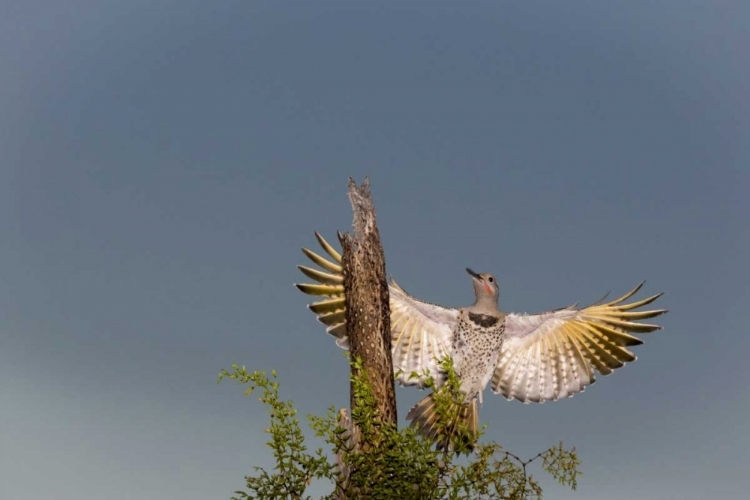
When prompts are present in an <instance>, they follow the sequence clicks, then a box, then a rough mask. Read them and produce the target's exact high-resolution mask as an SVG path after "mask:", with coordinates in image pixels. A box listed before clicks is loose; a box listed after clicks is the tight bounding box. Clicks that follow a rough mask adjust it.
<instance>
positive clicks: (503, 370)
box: [295, 232, 667, 453]
mask: <svg viewBox="0 0 750 500" xmlns="http://www.w3.org/2000/svg"><path fill="white" fill-rule="evenodd" d="M314 234H315V237H316V239H317V240H318V243H319V244H320V246H321V247H322V249H323V250H324V251H325V253H326V254H327V255H328V256H329V257H330V258H325V257H322V256H321V255H319V254H317V253H315V252H313V251H312V250H309V249H307V248H303V249H302V252H303V253H304V254H305V255H306V256H307V257H308V258H309V259H310V260H311V261H312V262H313V263H315V264H316V265H317V266H319V267H320V268H321V269H322V270H318V269H314V268H311V267H308V266H302V265H300V266H297V267H298V269H299V270H300V271H301V272H302V273H303V274H304V275H305V276H307V277H308V278H310V279H312V280H314V281H316V282H317V283H313V284H300V283H297V284H295V286H296V287H297V288H298V289H299V290H300V291H302V292H304V293H306V294H309V295H312V296H316V297H322V300H318V301H317V302H313V303H311V304H309V305H308V308H309V309H310V310H311V311H312V312H313V313H315V314H316V316H317V319H318V320H319V321H320V322H321V323H323V324H324V325H326V326H327V328H326V331H327V332H328V333H329V334H330V335H332V336H333V337H334V338H335V339H336V344H337V345H338V346H339V347H341V348H343V349H347V350H348V348H349V340H348V337H347V329H346V304H345V300H346V297H345V290H344V278H343V268H342V266H341V260H342V258H341V255H340V254H339V252H338V251H337V250H336V249H335V248H333V247H332V246H331V245H330V244H329V243H328V242H327V241H326V240H325V239H324V238H323V237H322V236H321V235H320V234H319V233H317V232H315V233H314ZM466 272H467V273H468V274H469V276H470V278H471V281H472V284H473V288H474V295H475V301H474V303H473V304H471V305H470V306H468V307H461V308H451V307H443V306H440V305H437V304H433V303H430V302H426V301H423V300H420V299H417V298H416V297H413V296H412V295H410V294H409V293H407V292H406V291H405V290H404V289H403V288H401V286H399V285H398V284H397V283H396V282H395V280H393V278H391V280H390V283H389V285H388V290H389V296H390V299H389V306H390V314H391V317H390V325H391V332H390V333H391V349H392V359H393V369H394V373H395V377H396V381H397V382H398V383H399V384H400V385H403V386H416V387H418V388H420V389H424V388H425V387H426V386H427V385H430V384H429V383H428V380H432V387H433V392H431V393H430V394H429V395H427V396H426V397H424V398H423V399H422V400H421V401H419V402H418V403H417V404H416V405H415V406H414V407H413V408H412V409H411V410H410V411H409V413H408V414H407V420H409V421H410V422H411V426H412V427H414V428H415V429H416V430H417V431H418V432H419V433H420V434H422V435H423V436H425V437H427V438H429V439H430V440H432V441H434V442H435V443H436V445H437V449H439V450H453V449H454V447H455V445H454V443H455V442H456V441H455V440H454V435H461V436H462V437H463V438H464V441H465V446H464V447H463V449H464V451H466V452H467V453H469V452H470V451H471V450H472V449H473V448H474V444H473V443H474V442H475V441H476V438H477V436H478V433H479V407H481V405H482V402H483V398H482V393H483V391H484V389H485V388H486V387H487V385H488V384H489V383H490V382H491V389H492V392H493V393H495V394H500V395H502V396H503V397H504V398H505V399H507V400H517V401H520V402H522V403H544V402H545V401H557V400H559V399H562V398H567V397H571V396H573V395H575V394H577V393H580V392H583V391H584V390H585V389H586V387H588V386H589V385H591V384H593V383H594V382H596V373H595V372H598V373H600V374H602V375H609V374H611V373H612V372H613V371H614V370H616V369H618V368H621V367H622V366H624V365H625V364H626V363H631V362H633V361H635V360H636V356H635V355H634V354H633V353H632V352H631V351H630V350H629V349H628V348H629V347H632V346H636V345H640V344H642V343H643V341H642V340H641V339H640V338H638V337H635V336H633V335H631V334H632V333H638V334H642V333H650V332H654V331H656V330H660V329H661V326H659V325H655V324H648V323H642V322H639V320H643V319H648V318H654V317H656V316H659V315H661V314H664V313H666V312H667V310H666V309H652V310H641V308H642V307H644V306H646V305H648V304H651V303H652V302H654V301H655V300H656V299H658V298H659V297H661V296H662V295H663V294H662V293H658V294H656V295H652V296H649V297H646V298H644V299H641V300H637V301H631V302H626V301H627V300H628V299H630V298H631V297H632V296H633V295H635V294H636V293H637V292H638V291H639V290H640V289H641V287H642V286H643V284H644V283H645V282H642V283H640V284H639V285H638V286H636V287H635V288H634V289H632V290H631V291H629V292H628V293H626V294H624V295H623V296H621V297H619V298H617V299H615V300H612V301H609V302H605V300H606V298H607V295H605V296H604V297H602V298H601V299H600V300H598V301H597V302H595V303H593V304H591V305H590V306H587V307H583V308H578V303H575V304H572V305H570V306H567V307H563V308H559V309H553V310H549V311H546V312H542V313H538V314H526V313H512V312H511V313H506V312H503V311H502V310H501V309H500V308H499V297H500V288H499V286H498V282H497V279H496V278H495V277H494V276H493V275H491V274H488V273H477V272H474V271H473V270H472V269H470V268H466ZM445 359H450V361H451V362H452V363H453V367H454V370H455V375H456V376H457V378H458V380H459V382H460V386H459V389H460V396H461V397H462V399H459V400H458V402H457V403H456V404H455V405H453V406H451V407H450V408H449V409H450V411H447V412H445V411H441V410H439V409H438V403H437V402H436V394H437V393H438V392H439V391H440V389H441V388H443V387H444V386H445V384H446V378H447V375H446V370H445V368H444V365H443V361H442V360H445ZM439 414H447V415H450V418H451V419H452V421H450V422H448V423H447V425H446V427H444V428H443V430H442V432H439V431H440V426H439V424H438V420H439V418H438V416H439ZM460 442H461V441H459V443H460Z"/></svg>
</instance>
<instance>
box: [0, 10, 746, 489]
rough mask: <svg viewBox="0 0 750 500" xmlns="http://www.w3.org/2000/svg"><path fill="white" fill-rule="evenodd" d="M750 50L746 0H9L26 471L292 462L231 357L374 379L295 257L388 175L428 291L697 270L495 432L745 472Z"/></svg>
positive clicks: (689, 473)
mask: <svg viewBox="0 0 750 500" xmlns="http://www.w3.org/2000/svg"><path fill="white" fill-rule="evenodd" d="M748 47H750V4H748V3H747V2H742V1H737V2H731V1H716V2H696V1H692V2H691V1H684V0H681V1H679V2H677V1H674V2H668V1H663V2H626V1H607V2H602V1H588V2H565V3H561V2H532V1H527V2H509V1H499V0H495V1H471V2H456V1H450V2H448V1H429V2H427V1H424V2H366V3H363V2H344V1H335V2H332V1H327V0H325V1H319V2H307V1H288V2H271V1H212V2H207V1H206V2H197V1H192V0H180V1H166V0H165V1H154V0H148V1H145V0H144V1H141V0H129V1H127V2H122V1H120V2H115V1H101V2H83V1H33V0H32V1H26V2H15V1H12V2H11V1H5V0H0V82H2V83H1V90H0V498H2V499H3V500H5V499H8V500H15V499H19V500H20V499H27V498H54V499H59V500H73V499H75V500H80V499H94V498H101V497H102V495H104V496H106V497H107V498H108V499H110V500H124V499H132V498H138V499H180V500H192V499H195V500H198V499H201V500H205V499H209V498H211V499H228V498H229V497H230V496H231V494H232V492H233V491H235V490H238V489H241V488H243V487H244V479H243V476H244V475H245V474H248V473H250V472H251V471H252V467H253V466H254V465H263V466H268V465H270V464H271V462H270V460H269V459H270V454H269V453H268V451H267V449H265V448H264V447H263V443H264V442H265V440H266V435H265V434H263V429H264V428H265V426H266V425H267V415H266V411H265V408H264V407H263V406H262V405H261V404H260V403H259V402H258V401H257V400H256V399H254V398H245V397H243V396H242V390H241V388H240V387H238V386H236V385H235V384H234V383H231V382H226V383H222V384H220V385H217V384H216V375H217V373H218V372H219V370H220V369H222V368H228V367H230V365H231V364H232V363H233V362H235V363H239V364H245V365H246V366H247V367H248V368H249V369H259V370H270V369H272V368H275V369H277V370H278V372H279V374H280V379H281V384H282V385H281V391H282V396H283V397H285V398H291V399H292V400H293V401H294V402H295V404H296V405H297V407H298V408H299V410H300V411H301V412H302V413H303V414H306V413H313V414H322V413H324V412H325V410H326V408H327V407H328V406H330V405H335V406H336V407H343V406H346V405H347V404H348V398H349V395H348V382H347V377H348V369H347V364H346V359H345V358H344V356H343V355H342V353H341V351H340V350H339V349H338V348H337V347H336V346H335V344H334V343H333V341H332V340H331V338H330V337H328V336H326V334H325V333H324V331H323V329H322V328H321V325H319V324H318V323H317V322H316V321H315V319H314V317H313V316H312V314H310V313H309V312H308V311H307V310H306V308H305V305H306V303H307V302H308V300H307V298H306V297H305V296H303V295H302V294H300V293H299V292H297V291H296V290H295V289H294V288H293V286H292V284H293V283H294V282H297V281H301V280H302V278H303V277H302V276H301V275H300V274H299V272H298V271H297V269H296V267H295V266H296V265H297V264H300V263H303V255H302V254H301V253H300V251H299V249H300V247H302V246H311V247H312V246H313V245H315V240H314V238H313V234H312V231H313V230H318V231H321V232H322V233H323V234H324V235H326V236H328V237H330V238H332V239H333V238H335V236H334V235H335V231H336V230H348V229H349V228H350V224H351V212H350V207H349V203H348V200H347V198H346V181H347V177H348V176H353V177H354V178H355V179H357V180H359V181H361V180H362V179H363V178H364V176H366V175H369V176H370V178H371V182H372V190H373V194H374V198H375V202H376V207H377V210H378V223H379V226H380V231H381V235H382V238H383V242H384V246H385V251H386V262H387V268H388V272H389V273H390V274H392V275H393V276H395V277H396V278H397V279H398V281H399V283H400V284H401V285H403V286H404V287H405V288H406V289H407V290H409V291H410V292H411V293H413V294H414V295H416V296H418V297H420V298H423V299H425V300H429V301H433V302H437V303H440V304H444V305H450V306H462V305H467V304H469V303H470V302H471V301H472V299H473V295H472V288H471V283H470V280H469V278H468V276H466V273H465V272H464V268H465V267H467V266H471V267H472V268H474V269H476V270H478V271H486V272H492V273H494V274H495V275H496V276H497V277H498V279H499V282H500V286H501V298H500V301H501V307H502V308H503V309H505V310H507V311H527V312H537V311H541V310H545V309H550V308H553V307H559V306H563V305H567V304H569V303H572V302H575V301H581V302H586V301H593V300H596V299H598V298H599V297H600V296H601V295H602V294H603V293H604V292H606V291H607V290H611V291H612V292H613V293H614V294H618V293H623V292H625V291H627V290H629V289H630V288H631V287H632V286H634V285H636V284H637V283H638V282H640V281H641V280H643V279H646V280H648V281H647V283H646V287H645V290H644V292H643V294H642V295H640V296H641V297H643V296H645V294H647V293H656V292H660V291H664V292H666V293H665V296H664V297H663V298H662V299H661V300H660V302H659V303H658V305H660V306H663V307H667V308H669V309H670V313H669V314H667V315H666V316H663V317H660V318H659V319H658V321H659V323H661V324H662V325H663V326H664V330H662V331H661V332H658V333H655V334H651V335H650V336H649V337H648V338H647V339H646V340H647V342H646V344H645V345H643V346H640V347H637V348H636V354H638V356H639V360H638V362H637V363H635V364H634V365H630V366H627V367H625V368H623V369H622V370H619V371H618V372H616V373H615V374H614V375H612V376H610V377H607V378H605V379H600V380H599V382H598V383H597V384H596V385H595V386H593V387H591V388H590V389H589V390H587V391H586V393H585V394H582V395H578V396H576V397H574V398H572V399H568V400H565V401H562V402H557V403H548V404H545V405H522V404H520V403H517V402H507V401H505V400H504V399H502V398H501V397H499V396H491V395H490V394H488V395H486V396H485V404H484V407H483V409H482V411H481V414H480V418H481V420H482V422H485V423H488V424H489V429H488V432H487V435H486V437H487V438H488V439H492V440H497V441H499V442H500V443H502V444H503V445H504V446H506V447H507V448H508V449H509V450H511V451H513V452H515V453H517V454H520V455H525V456H531V455H533V454H535V453H537V452H539V451H542V450H544V449H546V448H547V447H548V446H550V445H553V444H555V443H557V442H558V441H559V440H563V442H564V443H565V445H567V446H576V447H577V448H578V451H579V454H580V458H581V460H582V462H583V463H582V465H581V469H582V470H583V472H584V475H583V477H582V478H581V480H580V487H579V491H577V492H574V493H571V492H569V491H568V490H567V489H565V488H564V487H561V486H558V485H556V484H554V483H553V482H551V481H548V480H545V481H544V482H543V484H544V486H545V488H546V490H545V493H546V498H553V499H578V500H584V499H597V500H599V499H602V498H607V499H610V500H629V499H632V498H642V499H662V498H668V497H669V498H686V499H699V498H740V497H743V496H744V495H746V493H747V490H748V488H750V476H749V475H748V463H750V451H748V450H750V431H748V426H747V424H748V420H749V418H750V391H749V390H748V380H749V378H750V368H748V363H747V361H746V359H747V358H746V357H747V352H748V350H750V331H748V329H747V325H748V324H749V323H750V308H748V302H750V286H749V284H750V266H748V255H750V225H749V224H748V214H750V195H749V194H748V193H749V192H750V99H749V98H748V96H749V95H750V65H748V60H747V51H748V49H747V48H748ZM423 395H424V393H421V392H419V391H416V390H414V389H401V388H400V389H399V390H398V400H399V416H400V418H401V419H402V422H403V418H404V416H405V414H406V411H407V410H408V408H409V407H410V406H411V405H412V404H413V403H414V402H416V401H417V400H418V399H419V398H420V397H422V396H423ZM312 444H313V445H315V444H317V442H314V441H313V442H312Z"/></svg>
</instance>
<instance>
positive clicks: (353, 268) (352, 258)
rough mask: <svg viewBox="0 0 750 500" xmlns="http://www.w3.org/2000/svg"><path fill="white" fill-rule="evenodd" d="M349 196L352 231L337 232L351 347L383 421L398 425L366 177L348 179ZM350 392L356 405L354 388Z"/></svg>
mask: <svg viewBox="0 0 750 500" xmlns="http://www.w3.org/2000/svg"><path fill="white" fill-rule="evenodd" d="M349 200H350V201H351V203H352V211H353V212H354V235H353V236H352V235H350V234H348V233H347V234H343V235H339V240H340V241H341V246H342V248H343V254H342V257H343V262H342V264H343V268H344V289H345V290H346V325H347V333H348V335H349V346H350V347H349V351H350V353H351V355H352V356H353V357H359V358H360V359H361V360H362V366H363V368H364V370H365V372H366V373H367V377H368V381H369V383H370V384H371V386H372V390H373V393H374V396H375V400H376V401H377V410H378V413H379V418H380V419H381V422H382V423H388V424H393V425H396V422H397V418H396V417H397V416H396V392H395V387H394V378H393V360H392V359H391V334H390V332H391V325H390V309H389V306H388V301H389V298H388V297H389V296H388V283H387V281H386V275H385V258H384V257H383V246H382V244H381V243H380V234H379V233H378V226H377V223H376V221H375V206H374V204H373V201H372V196H371V194H370V181H369V179H367V178H366V179H365V180H364V182H363V183H362V185H361V186H357V184H356V183H355V182H354V180H353V179H351V178H350V179H349ZM351 394H352V395H351V407H352V409H354V408H355V406H354V405H355V404H356V403H355V401H354V395H353V394H354V393H353V391H352V393H351Z"/></svg>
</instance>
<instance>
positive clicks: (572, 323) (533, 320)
mask: <svg viewBox="0 0 750 500" xmlns="http://www.w3.org/2000/svg"><path fill="white" fill-rule="evenodd" d="M642 286H643V283H641V284H640V285H638V286H637V287H636V288H635V289H633V290H632V291H630V292H628V293H627V294H625V295H623V296H622V297H620V298H619V299H617V300H614V301H612V302H607V303H604V304H599V303H596V304H593V305H591V306H589V307H586V308H584V309H580V310H578V309H575V306H570V307H566V308H563V309H559V310H556V311H550V312H546V313H541V314H532V315H526V314H509V315H508V316H507V317H506V324H505V331H506V339H505V342H504V343H503V347H502V349H501V352H500V359H499V361H498V364H497V367H496V369H495V372H494V374H493V377H492V390H493V391H494V392H495V393H496V394H497V393H499V394H502V395H503V396H504V397H505V398H506V399H517V400H519V401H522V402H524V403H529V402H534V403H543V402H545V401H549V400H552V401H555V400H558V399H560V398H565V397H570V396H572V395H574V394H576V393H578V392H583V390H584V389H585V388H586V387H587V386H588V385H590V384H593V383H594V382H595V381H596V377H595V374H594V370H596V371H598V372H599V373H601V374H602V375H609V374H610V373H612V372H613V371H614V370H616V369H617V368H620V367H621V366H623V365H624V364H625V363H627V362H631V361H635V359H636V357H635V355H634V354H633V353H631V352H630V351H629V350H628V349H627V348H628V347H630V346H634V345H639V344H642V343H643V341H642V340H640V339H639V338H637V337H634V336H632V335H630V333H649V332H653V331H655V330H659V329H661V327H660V326H657V325H650V324H645V323H638V322H637V321H636V320H641V319H647V318H653V317H655V316H659V315H660V314H664V313H665V312H667V311H666V310H665V309H655V310H650V311H637V310H636V309H638V308H640V307H643V306H645V305H648V304H650V303H652V302H653V301H655V300H656V299H658V298H659V297H660V296H661V295H662V294H657V295H653V296H651V297H648V298H646V299H643V300H640V301H636V302H630V303H627V304H626V303H624V302H625V301H626V300H627V299H629V298H630V297H632V296H633V295H634V294H635V293H636V292H638V290H640V288H641V287H642ZM602 300H603V299H602ZM600 302H601V301H600Z"/></svg>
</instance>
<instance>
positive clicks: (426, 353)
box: [295, 233, 458, 388]
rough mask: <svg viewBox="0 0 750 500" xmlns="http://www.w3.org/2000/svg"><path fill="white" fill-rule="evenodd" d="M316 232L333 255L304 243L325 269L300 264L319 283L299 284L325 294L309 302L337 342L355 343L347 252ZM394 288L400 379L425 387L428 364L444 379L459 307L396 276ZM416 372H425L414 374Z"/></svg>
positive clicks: (305, 289)
mask: <svg viewBox="0 0 750 500" xmlns="http://www.w3.org/2000/svg"><path fill="white" fill-rule="evenodd" d="M315 237H316V238H317V239H318V243H320V246H321V247H322V248H323V250H324V251H325V252H326V253H327V254H328V256H329V257H330V259H328V258H325V257H322V256H320V255H318V254H316V253H315V252H313V251H311V250H308V249H307V248H303V249H302V252H303V253H304V254H305V255H306V256H307V257H308V258H309V259H310V260H311V261H312V262H314V263H315V264H317V265H318V266H320V267H321V268H322V269H323V270H322V271H321V270H318V269H313V268H310V267H306V266H298V268H299V270H300V271H302V273H303V274H304V275H305V276H307V277H308V278H310V279H312V280H314V281H316V282H317V283H316V284H297V285H295V286H296V287H297V288H299V289H300V290H301V291H302V292H304V293H307V294H309V295H314V296H318V297H322V300H319V301H318V302H313V303H312V304H310V305H308V308H309V309H310V310H311V311H312V312H314V313H315V314H316V315H317V317H318V321H320V322H321V323H323V324H324V325H326V326H327V328H326V331H327V332H328V333H329V334H331V335H333V336H334V337H335V338H336V344H337V345H338V346H339V347H341V348H343V349H349V337H348V335H347V331H346V303H345V294H344V275H343V269H342V267H341V255H340V254H339V253H338V252H337V251H336V250H335V249H334V248H333V247H332V246H331V245H330V244H329V243H328V242H327V241H326V240H325V239H324V238H323V237H322V236H320V235H319V234H318V233H315ZM388 291H389V295H390V302H389V305H390V309H391V353H392V356H393V369H394V371H395V372H396V373H398V374H399V375H398V377H397V379H396V380H397V381H398V382H399V383H401V384H402V385H406V386H418V387H420V388H422V387H424V384H425V381H426V377H425V376H424V375H423V373H424V371H425V370H427V372H428V373H429V375H431V376H432V377H433V378H434V379H435V382H436V383H437V384H440V383H442V378H443V375H442V373H441V371H440V369H439V363H438V361H437V360H439V359H441V358H443V357H445V356H447V355H450V352H451V346H452V339H453V333H452V332H453V327H454V326H455V324H456V321H457V318H458V311H457V310H456V309H449V308H445V307H442V306H438V305H436V304H430V303H428V302H423V301H421V300H419V299H416V298H415V297H412V296H411V295H409V294H408V293H406V291H404V290H403V289H402V288H401V287H400V286H398V284H396V282H395V281H393V280H391V284H390V285H389V286H388ZM413 372H417V373H418V374H419V376H418V377H417V378H411V374H412V373H413Z"/></svg>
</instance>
